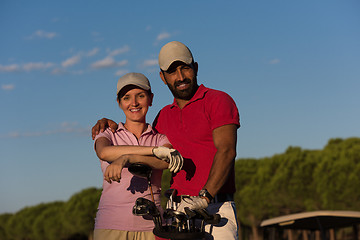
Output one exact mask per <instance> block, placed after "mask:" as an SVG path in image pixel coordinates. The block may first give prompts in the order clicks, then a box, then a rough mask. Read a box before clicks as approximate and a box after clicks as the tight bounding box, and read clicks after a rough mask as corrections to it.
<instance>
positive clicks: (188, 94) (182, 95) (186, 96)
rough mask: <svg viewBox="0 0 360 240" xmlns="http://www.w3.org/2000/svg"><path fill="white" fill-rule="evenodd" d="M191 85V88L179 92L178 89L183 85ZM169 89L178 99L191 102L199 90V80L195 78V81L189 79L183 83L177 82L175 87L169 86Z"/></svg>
mask: <svg viewBox="0 0 360 240" xmlns="http://www.w3.org/2000/svg"><path fill="white" fill-rule="evenodd" d="M184 83H185V84H190V86H189V87H188V88H186V89H184V90H178V89H177V88H176V87H177V86H179V85H181V84H184ZM167 86H168V88H169V89H170V91H171V93H172V94H173V96H174V97H175V98H176V99H182V100H190V99H191V98H192V97H193V96H194V95H195V93H196V91H197V89H198V85H197V79H196V77H194V79H193V81H191V79H189V78H185V79H184V80H183V81H177V82H175V83H174V86H172V85H170V84H168V85H167Z"/></svg>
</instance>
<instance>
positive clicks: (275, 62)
mask: <svg viewBox="0 0 360 240" xmlns="http://www.w3.org/2000/svg"><path fill="white" fill-rule="evenodd" d="M279 62H280V59H277V58H275V59H272V60H270V61H269V63H270V64H278V63H279Z"/></svg>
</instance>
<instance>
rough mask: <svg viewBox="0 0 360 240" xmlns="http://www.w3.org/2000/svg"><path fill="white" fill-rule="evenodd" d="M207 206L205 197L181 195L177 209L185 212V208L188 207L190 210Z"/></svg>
mask: <svg viewBox="0 0 360 240" xmlns="http://www.w3.org/2000/svg"><path fill="white" fill-rule="evenodd" d="M207 206H208V202H207V200H206V198H203V197H199V196H182V197H181V202H180V205H179V207H178V208H177V211H180V212H183V213H185V208H186V207H188V208H189V209H190V210H197V209H205V208H207Z"/></svg>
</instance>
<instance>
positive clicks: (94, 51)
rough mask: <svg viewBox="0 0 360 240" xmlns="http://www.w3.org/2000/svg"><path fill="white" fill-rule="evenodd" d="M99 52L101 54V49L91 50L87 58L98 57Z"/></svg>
mask: <svg viewBox="0 0 360 240" xmlns="http://www.w3.org/2000/svg"><path fill="white" fill-rule="evenodd" d="M98 52H99V48H94V49H92V50H90V51H89V52H88V53H87V54H86V56H88V57H91V56H94V55H96V54H97V53H98Z"/></svg>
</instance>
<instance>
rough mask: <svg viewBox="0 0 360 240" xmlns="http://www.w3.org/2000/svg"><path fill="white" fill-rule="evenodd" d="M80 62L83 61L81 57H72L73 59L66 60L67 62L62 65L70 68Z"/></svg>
mask: <svg viewBox="0 0 360 240" xmlns="http://www.w3.org/2000/svg"><path fill="white" fill-rule="evenodd" d="M80 60H81V57H80V55H75V56H72V57H70V58H68V59H66V60H65V61H63V62H62V63H61V65H62V66H63V67H65V68H66V67H70V66H73V65H75V64H77V63H78V62H80Z"/></svg>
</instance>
